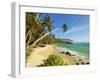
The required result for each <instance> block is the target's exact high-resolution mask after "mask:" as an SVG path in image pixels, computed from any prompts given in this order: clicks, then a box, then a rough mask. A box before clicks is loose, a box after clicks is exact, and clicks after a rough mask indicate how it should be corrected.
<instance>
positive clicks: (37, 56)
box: [26, 45, 88, 67]
mask: <svg viewBox="0 0 100 80" xmlns="http://www.w3.org/2000/svg"><path fill="white" fill-rule="evenodd" d="M66 51H68V52H70V54H71V55H69V54H65V52H66ZM66 51H65V52H64V50H61V49H57V48H56V47H55V45H46V46H45V47H37V48H33V51H32V52H31V55H30V56H29V58H28V61H27V63H26V67H36V66H38V65H40V64H41V63H43V60H44V59H46V58H47V57H48V56H49V55H51V54H56V55H59V56H60V57H62V59H63V60H64V63H67V64H68V65H76V64H77V65H79V64H81V63H83V64H84V62H88V60H87V61H86V60H85V58H84V56H80V55H77V53H76V52H73V51H69V50H66Z"/></svg>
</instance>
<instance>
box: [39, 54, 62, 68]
mask: <svg viewBox="0 0 100 80" xmlns="http://www.w3.org/2000/svg"><path fill="white" fill-rule="evenodd" d="M59 65H64V61H63V59H62V58H61V57H60V56H58V55H55V54H52V55H49V56H48V58H47V59H46V60H43V64H41V65H40V66H59Z"/></svg>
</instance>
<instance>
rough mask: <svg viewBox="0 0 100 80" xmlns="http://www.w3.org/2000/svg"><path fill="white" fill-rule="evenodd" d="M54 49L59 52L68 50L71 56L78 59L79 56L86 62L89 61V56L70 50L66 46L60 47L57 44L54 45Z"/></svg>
mask: <svg viewBox="0 0 100 80" xmlns="http://www.w3.org/2000/svg"><path fill="white" fill-rule="evenodd" d="M54 48H55V49H57V50H58V51H59V52H60V53H62V52H63V53H66V52H69V53H70V54H71V56H72V57H74V58H76V59H77V60H78V58H81V59H83V60H84V62H88V61H89V57H87V56H84V55H80V54H79V52H78V51H72V50H69V49H67V48H62V47H59V46H57V45H55V46H54Z"/></svg>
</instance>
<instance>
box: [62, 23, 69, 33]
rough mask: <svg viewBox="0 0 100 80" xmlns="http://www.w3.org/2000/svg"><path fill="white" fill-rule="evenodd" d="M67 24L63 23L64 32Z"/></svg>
mask: <svg viewBox="0 0 100 80" xmlns="http://www.w3.org/2000/svg"><path fill="white" fill-rule="evenodd" d="M67 27H68V26H67V24H63V30H64V32H66V31H67Z"/></svg>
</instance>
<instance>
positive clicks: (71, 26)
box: [40, 13, 89, 42]
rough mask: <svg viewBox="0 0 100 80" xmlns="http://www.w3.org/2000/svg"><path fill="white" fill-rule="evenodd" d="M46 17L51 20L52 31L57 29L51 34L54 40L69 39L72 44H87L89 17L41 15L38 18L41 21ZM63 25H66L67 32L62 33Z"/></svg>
mask: <svg viewBox="0 0 100 80" xmlns="http://www.w3.org/2000/svg"><path fill="white" fill-rule="evenodd" d="M46 15H48V16H50V17H51V19H52V20H53V26H54V29H59V30H58V31H55V32H53V34H55V36H56V38H61V39H71V40H73V41H74V42H89V15H79V14H77V15H76V14H51V13H50V14H49V13H42V14H41V17H40V18H41V19H42V18H44V17H45V16H46ZM63 24H67V25H68V31H66V32H63V31H62V25H63Z"/></svg>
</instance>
